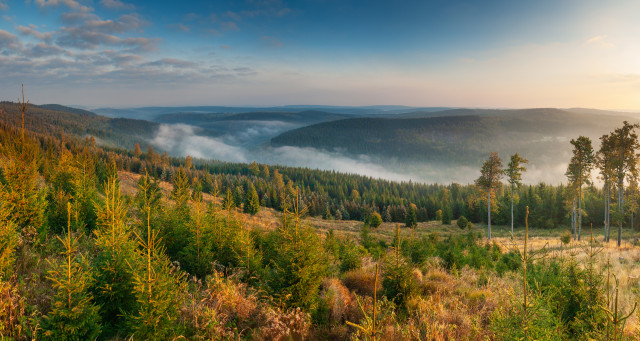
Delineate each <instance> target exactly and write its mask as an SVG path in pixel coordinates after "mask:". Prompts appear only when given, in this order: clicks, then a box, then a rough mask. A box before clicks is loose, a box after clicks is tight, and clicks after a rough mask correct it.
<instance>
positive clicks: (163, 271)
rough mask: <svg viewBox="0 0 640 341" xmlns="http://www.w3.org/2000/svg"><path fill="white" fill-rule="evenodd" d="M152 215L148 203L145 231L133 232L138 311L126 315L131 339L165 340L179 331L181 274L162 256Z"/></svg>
mask: <svg viewBox="0 0 640 341" xmlns="http://www.w3.org/2000/svg"><path fill="white" fill-rule="evenodd" d="M151 215H152V212H151V207H150V206H149V205H148V204H147V206H146V215H145V218H146V219H145V222H144V230H143V231H144V232H143V233H141V234H138V233H135V232H134V233H135V236H136V239H137V240H138V245H139V247H138V251H137V252H138V260H137V262H136V263H134V264H131V267H132V270H133V278H134V283H135V285H134V293H135V296H136V300H137V303H138V311H137V312H135V313H134V314H131V315H128V316H127V317H128V320H129V328H130V329H131V330H132V331H133V338H134V339H141V340H166V339H172V338H174V337H175V336H176V335H178V334H179V331H178V330H177V328H176V327H177V326H176V324H175V321H176V320H177V317H178V304H179V302H178V300H177V298H178V296H177V294H178V293H179V292H181V290H183V282H182V278H183V276H184V275H183V274H182V272H181V271H180V270H179V269H176V268H175V267H173V265H172V264H171V262H170V260H169V259H168V258H167V257H166V256H165V255H164V252H163V250H162V246H161V243H160V238H159V237H158V233H157V231H155V230H152V229H151V221H150V220H151Z"/></svg>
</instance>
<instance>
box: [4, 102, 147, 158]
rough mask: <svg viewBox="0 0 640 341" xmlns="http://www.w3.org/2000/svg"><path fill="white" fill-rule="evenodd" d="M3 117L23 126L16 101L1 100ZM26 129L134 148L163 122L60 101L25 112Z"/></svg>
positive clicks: (31, 108)
mask: <svg viewBox="0 0 640 341" xmlns="http://www.w3.org/2000/svg"><path fill="white" fill-rule="evenodd" d="M0 117H2V120H3V121H6V122H8V123H10V124H13V125H15V126H20V124H21V123H20V122H21V116H20V112H19V110H18V106H17V104H16V103H13V102H0ZM24 119H25V128H26V129H28V130H30V131H34V132H37V133H40V134H45V135H57V134H60V133H61V132H64V134H68V135H74V136H78V137H84V136H93V137H95V138H97V139H98V140H99V142H100V143H101V144H102V145H110V146H116V147H122V148H131V147H132V146H133V145H134V144H135V143H136V142H142V141H145V140H148V139H150V138H152V137H153V136H154V135H155V133H156V131H157V129H158V126H159V124H158V123H154V122H149V121H142V120H134V119H128V118H108V117H104V116H99V115H96V114H94V113H92V112H90V111H86V110H81V109H76V108H69V107H65V106H62V105H58V104H46V105H29V109H28V110H27V112H26V113H25V117H24Z"/></svg>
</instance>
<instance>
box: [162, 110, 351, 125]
mask: <svg viewBox="0 0 640 341" xmlns="http://www.w3.org/2000/svg"><path fill="white" fill-rule="evenodd" d="M348 117H353V116H352V115H345V114H334V113H329V112H324V111H317V110H307V111H300V112H281V111H276V112H269V111H258V112H245V113H227V114H219V113H205V114H203V113H193V112H189V113H174V114H163V115H160V116H157V117H156V119H155V121H156V122H160V123H186V124H195V125H199V124H204V123H210V122H214V121H282V122H291V123H306V124H311V123H320V122H326V121H333V120H340V119H344V118H348Z"/></svg>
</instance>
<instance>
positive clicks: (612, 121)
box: [271, 109, 630, 165]
mask: <svg viewBox="0 0 640 341" xmlns="http://www.w3.org/2000/svg"><path fill="white" fill-rule="evenodd" d="M624 120H630V119H629V117H623V116H612V115H595V114H586V113H576V112H572V111H567V110H559V109H523V110H490V109H454V110H447V111H440V112H433V113H425V112H422V113H415V112H414V113H410V114H406V115H398V116H397V117H395V118H389V117H384V118H381V117H373V118H372V117H368V118H352V119H345V120H339V121H331V122H324V123H319V124H315V125H310V126H307V127H302V128H299V129H295V130H291V131H288V132H285V133H283V134H281V135H280V136H277V137H274V138H273V139H272V140H271V144H272V145H273V146H276V147H277V146H296V147H313V148H319V149H324V150H339V151H343V152H344V153H346V154H349V155H371V156H378V157H382V158H393V159H398V160H405V161H419V162H439V163H440V162H441V163H447V164H460V165H475V164H477V163H478V162H479V161H480V160H482V159H484V158H486V156H487V154H488V153H489V152H490V151H498V152H500V153H501V154H502V156H503V157H504V158H506V157H508V154H511V153H515V152H519V153H521V154H522V155H524V156H525V157H529V158H531V159H534V160H536V161H540V162H543V161H544V162H548V161H553V160H555V161H561V160H565V159H566V158H567V157H568V153H569V152H570V144H569V140H571V139H572V138H576V137H578V136H579V135H586V136H589V137H591V138H592V140H594V144H596V145H597V143H598V137H599V136H601V135H602V134H605V133H608V132H610V131H612V130H613V129H614V128H616V127H618V126H620V125H621V124H622V122H623V121H624ZM565 161H566V160H565Z"/></svg>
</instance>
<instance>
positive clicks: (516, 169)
mask: <svg viewBox="0 0 640 341" xmlns="http://www.w3.org/2000/svg"><path fill="white" fill-rule="evenodd" d="M527 163H529V160H527V159H525V158H522V157H521V156H520V155H519V154H518V153H515V154H513V155H511V160H510V161H509V165H507V168H506V169H505V170H504V173H505V174H506V175H507V177H508V181H509V185H510V190H511V193H510V194H511V234H513V195H514V189H515V188H517V187H520V186H521V185H522V172H525V171H526V170H527V168H526V167H524V166H523V164H527Z"/></svg>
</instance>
